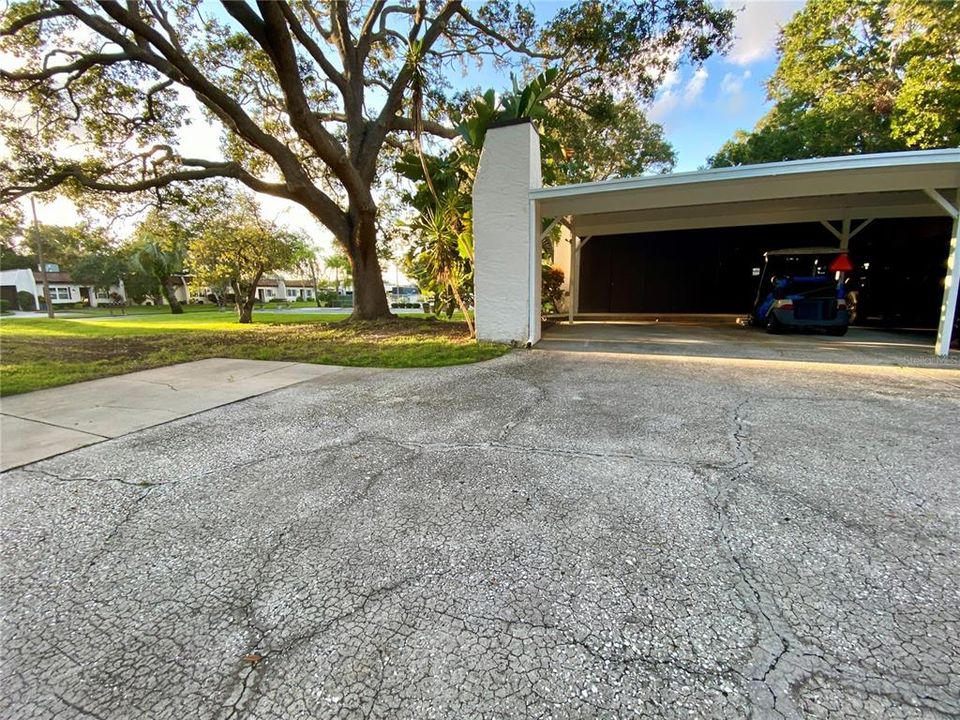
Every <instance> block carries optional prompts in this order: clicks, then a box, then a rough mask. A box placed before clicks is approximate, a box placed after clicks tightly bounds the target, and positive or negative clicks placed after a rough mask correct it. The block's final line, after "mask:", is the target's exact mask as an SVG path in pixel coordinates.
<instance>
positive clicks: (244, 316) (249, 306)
mask: <svg viewBox="0 0 960 720" xmlns="http://www.w3.org/2000/svg"><path fill="white" fill-rule="evenodd" d="M253 303H254V298H250V297H248V298H244V299H243V300H240V299H239V298H238V299H237V318H238V319H239V321H240V322H241V323H252V322H253Z"/></svg>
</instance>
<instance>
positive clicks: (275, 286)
mask: <svg viewBox="0 0 960 720" xmlns="http://www.w3.org/2000/svg"><path fill="white" fill-rule="evenodd" d="M313 297H314V296H313V283H312V282H311V281H310V280H301V279H295V278H282V277H273V278H269V277H264V278H260V282H259V283H258V284H257V300H260V301H261V302H270V301H271V300H275V299H277V298H279V299H281V300H285V301H287V302H294V301H295V300H313Z"/></svg>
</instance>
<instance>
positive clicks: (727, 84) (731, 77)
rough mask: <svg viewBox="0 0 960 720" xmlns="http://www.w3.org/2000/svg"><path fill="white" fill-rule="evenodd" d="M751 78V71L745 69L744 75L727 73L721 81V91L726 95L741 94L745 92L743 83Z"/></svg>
mask: <svg viewBox="0 0 960 720" xmlns="http://www.w3.org/2000/svg"><path fill="white" fill-rule="evenodd" d="M749 79H750V71H749V70H744V71H743V74H742V75H737V74H736V73H727V74H726V75H724V76H723V80H721V81H720V92H721V93H722V94H724V95H739V94H740V93H741V92H743V84H744V82H746V81H747V80H749Z"/></svg>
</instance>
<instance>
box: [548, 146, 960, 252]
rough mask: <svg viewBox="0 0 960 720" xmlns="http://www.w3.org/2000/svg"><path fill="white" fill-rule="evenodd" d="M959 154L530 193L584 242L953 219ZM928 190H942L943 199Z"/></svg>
mask: <svg viewBox="0 0 960 720" xmlns="http://www.w3.org/2000/svg"><path fill="white" fill-rule="evenodd" d="M957 188H960V149H947V150H922V151H915V152H898V153H882V154H876V155H856V156H849V157H832V158H820V159H815V160H795V161H791V162H778V163H765V164H762V165H749V166H743V167H732V168H716V169H712V170H701V171H696V172H684V173H674V174H671V175H655V176H648V177H636V178H622V179H614V180H606V181H603V182H597V183H582V184H579V185H564V186H560V187H547V188H540V189H535V190H531V191H530V199H531V200H535V201H536V202H537V204H538V205H539V208H540V213H541V216H542V217H564V216H568V217H569V219H570V221H571V222H572V225H573V229H574V232H575V234H577V235H579V236H581V237H585V236H590V235H611V234H621V233H639V232H653V231H659V230H681V229H683V230H685V229H695V228H706V227H732V226H737V225H768V224H777V223H793V222H817V221H821V220H823V221H830V220H843V219H844V218H848V219H849V218H854V219H873V218H890V217H918V216H932V215H949V214H951V213H950V212H949V210H948V209H947V208H946V207H944V206H943V204H942V203H941V202H940V200H941V199H942V198H947V199H948V200H949V201H951V202H950V204H951V205H952V204H953V202H952V201H954V200H955V197H954V196H955V192H954V191H955V190H956V189H957ZM929 191H938V192H937V194H939V195H940V198H937V197H936V196H935V195H934V194H931V193H930V192H929Z"/></svg>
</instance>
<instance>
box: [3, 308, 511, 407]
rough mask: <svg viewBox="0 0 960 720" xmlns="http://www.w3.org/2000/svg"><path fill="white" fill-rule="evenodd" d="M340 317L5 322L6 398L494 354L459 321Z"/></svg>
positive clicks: (220, 315) (496, 350)
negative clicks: (211, 362) (133, 382)
mask: <svg viewBox="0 0 960 720" xmlns="http://www.w3.org/2000/svg"><path fill="white" fill-rule="evenodd" d="M346 317H347V316H346V314H344V315H332V314H328V315H303V314H296V313H286V312H283V311H280V312H274V313H271V312H266V311H265V312H257V313H254V323H253V324H252V325H240V324H239V323H238V322H237V321H236V316H235V315H233V314H232V313H230V312H219V311H217V310H213V311H192V312H188V313H185V314H183V315H171V314H170V313H169V312H168V313H165V314H159V313H136V314H132V315H127V316H115V317H109V316H95V317H84V318H77V319H63V320H60V319H57V320H50V319H48V318H30V319H19V318H18V319H5V320H4V321H3V322H0V395H13V394H16V393H22V392H28V391H30V390H38V389H40V388H47V387H55V386H58V385H67V384H69V383H74V382H80V381H81V380H92V379H94V378H98V377H106V376H108V375H119V374H122V373H127V372H133V371H134V370H145V369H147V368H152V367H159V366H161V365H172V364H174V363H180V362H188V361H190V360H201V359H203V358H211V357H229V358H247V359H253V360H286V361H293V362H309V363H321V364H329V365H356V366H365V367H436V366H442V365H459V364H463V363H472V362H478V361H480V360H488V359H490V358H494V357H498V356H499V355H502V354H503V353H505V352H506V351H507V348H506V347H505V346H501V345H495V344H493V343H477V342H474V341H473V340H470V339H469V338H468V337H467V333H466V326H465V325H464V324H463V323H461V322H446V321H441V320H435V319H429V318H426V317H422V316H421V317H410V316H409V315H405V316H403V317H399V318H397V319H395V320H385V321H381V322H372V323H352V322H351V323H344V322H342V321H343V320H344V319H346Z"/></svg>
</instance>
